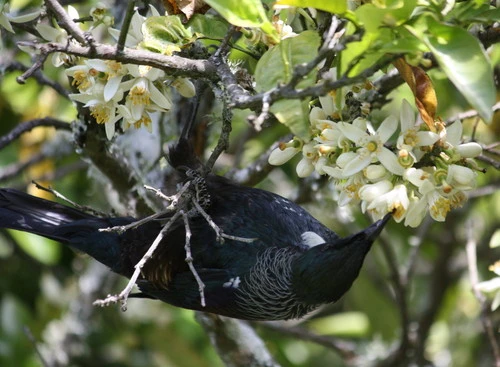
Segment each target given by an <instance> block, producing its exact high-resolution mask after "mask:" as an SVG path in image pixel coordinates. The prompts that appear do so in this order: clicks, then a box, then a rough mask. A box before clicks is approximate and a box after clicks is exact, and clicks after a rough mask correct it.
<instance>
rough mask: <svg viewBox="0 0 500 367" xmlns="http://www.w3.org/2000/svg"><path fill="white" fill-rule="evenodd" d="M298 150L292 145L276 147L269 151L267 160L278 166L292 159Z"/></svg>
mask: <svg viewBox="0 0 500 367" xmlns="http://www.w3.org/2000/svg"><path fill="white" fill-rule="evenodd" d="M298 152H299V150H298V149H297V148H294V147H285V149H281V148H276V149H274V150H273V151H272V152H271V155H270V156H269V159H268V162H269V164H272V165H273V166H280V165H282V164H284V163H286V162H288V161H289V160H290V159H292V158H293V156H295V154H297V153H298Z"/></svg>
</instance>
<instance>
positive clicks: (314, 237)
mask: <svg viewBox="0 0 500 367" xmlns="http://www.w3.org/2000/svg"><path fill="white" fill-rule="evenodd" d="M300 237H302V243H303V244H304V245H307V246H309V247H314V246H318V245H322V244H324V243H326V241H325V240H324V239H323V237H321V236H320V235H319V234H317V233H316V232H310V231H307V232H304V233H302V234H301V235H300Z"/></svg>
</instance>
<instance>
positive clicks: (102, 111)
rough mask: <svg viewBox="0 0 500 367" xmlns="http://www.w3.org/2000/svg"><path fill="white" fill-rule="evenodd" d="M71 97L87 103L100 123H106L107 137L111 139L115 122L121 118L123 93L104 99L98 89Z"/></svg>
mask: <svg viewBox="0 0 500 367" xmlns="http://www.w3.org/2000/svg"><path fill="white" fill-rule="evenodd" d="M69 97H70V98H71V99H72V100H74V101H77V102H81V103H85V105H84V107H88V108H89V110H90V114H91V115H92V117H94V118H95V120H96V122H97V123H98V124H104V128H105V130H106V137H107V138H108V140H111V139H112V138H113V136H114V135H115V124H116V122H117V121H118V120H119V119H120V118H121V116H120V115H117V113H116V112H117V107H118V102H119V101H120V100H121V99H122V98H123V94H121V95H120V94H116V95H115V96H114V97H113V99H111V100H110V101H105V100H104V95H103V93H102V90H101V92H100V93H99V91H98V90H97V89H96V90H94V94H79V93H78V94H70V95H69Z"/></svg>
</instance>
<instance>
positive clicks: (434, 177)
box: [269, 96, 482, 227]
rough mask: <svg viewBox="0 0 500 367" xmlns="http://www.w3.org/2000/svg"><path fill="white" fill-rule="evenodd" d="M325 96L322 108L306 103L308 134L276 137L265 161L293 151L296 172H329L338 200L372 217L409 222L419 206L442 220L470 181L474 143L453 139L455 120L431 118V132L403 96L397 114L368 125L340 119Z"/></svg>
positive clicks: (419, 213) (458, 128)
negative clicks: (297, 157)
mask: <svg viewBox="0 0 500 367" xmlns="http://www.w3.org/2000/svg"><path fill="white" fill-rule="evenodd" d="M332 101H333V98H332V96H326V97H322V98H320V103H321V106H322V108H320V107H314V108H313V109H312V110H311V112H310V115H309V122H310V127H311V133H312V134H311V139H310V140H309V141H307V142H306V141H302V140H301V139H299V138H297V137H295V138H293V139H292V140H291V141H289V142H288V143H281V144H280V146H279V148H277V149H275V150H274V151H273V152H272V153H271V155H270V157H269V163H271V164H273V165H281V164H283V163H285V162H287V161H288V160H290V159H291V158H292V157H293V156H295V155H296V154H297V153H299V152H301V153H302V159H301V160H300V161H299V163H298V164H297V167H296V170H297V174H298V176H300V177H306V176H309V175H310V174H312V173H313V172H314V171H316V172H317V173H319V174H320V175H328V176H330V177H331V178H332V179H333V180H334V183H335V187H336V190H337V191H338V201H339V205H346V204H348V203H356V204H359V205H360V206H361V209H362V211H363V212H369V213H370V214H371V215H372V216H373V217H374V218H375V219H379V218H382V217H383V216H384V215H385V214H386V213H389V212H392V213H393V215H394V218H395V220H396V221H397V222H401V221H403V220H404V224H405V225H406V226H410V227H416V226H418V225H419V224H420V223H421V222H422V220H423V218H424V216H425V215H426V214H427V213H430V215H431V216H432V218H433V219H434V220H436V221H444V220H445V218H446V215H447V214H448V212H449V211H450V210H451V209H453V208H456V207H459V206H461V205H462V204H463V203H464V201H465V200H466V195H465V194H464V191H467V190H470V189H472V188H474V187H475V185H476V169H475V168H476V167H477V166H476V164H475V162H474V160H473V158H474V157H476V156H478V155H479V154H481V151H482V150H481V146H480V145H479V144H477V143H474V142H470V143H465V144H461V143H460V139H461V136H462V124H461V123H460V122H459V121H457V122H455V123H453V124H451V125H450V126H447V127H445V126H444V125H443V124H442V123H439V122H438V123H436V132H431V131H429V129H428V127H427V125H426V124H423V123H419V121H416V119H415V112H414V110H413V109H412V107H411V106H410V104H409V103H408V102H407V101H403V105H402V106H401V113H400V116H399V121H398V118H396V117H395V116H389V117H387V118H386V119H385V120H384V121H382V123H381V124H380V126H379V127H378V129H377V130H375V129H374V128H373V126H372V123H371V122H370V121H369V120H368V119H367V118H366V117H358V118H356V119H355V120H354V121H353V122H352V123H346V122H343V121H342V118H341V112H339V109H335V108H333V106H334V104H333V103H332ZM420 122H421V121H420ZM398 130H399V133H398V135H397V136H396V132H397V131H398ZM393 136H394V137H395V138H394V139H393V140H391V138H392V137H393Z"/></svg>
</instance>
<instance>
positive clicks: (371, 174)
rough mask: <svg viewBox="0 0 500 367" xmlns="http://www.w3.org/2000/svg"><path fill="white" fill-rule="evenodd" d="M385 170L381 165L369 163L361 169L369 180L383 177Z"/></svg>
mask: <svg viewBox="0 0 500 367" xmlns="http://www.w3.org/2000/svg"><path fill="white" fill-rule="evenodd" d="M386 173H387V170H386V169H385V168H384V166H382V165H378V164H371V165H369V166H368V167H366V168H365V169H364V170H363V174H364V175H365V177H366V178H367V179H369V180H370V181H377V180H379V179H381V178H382V177H384V176H385V175H386Z"/></svg>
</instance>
